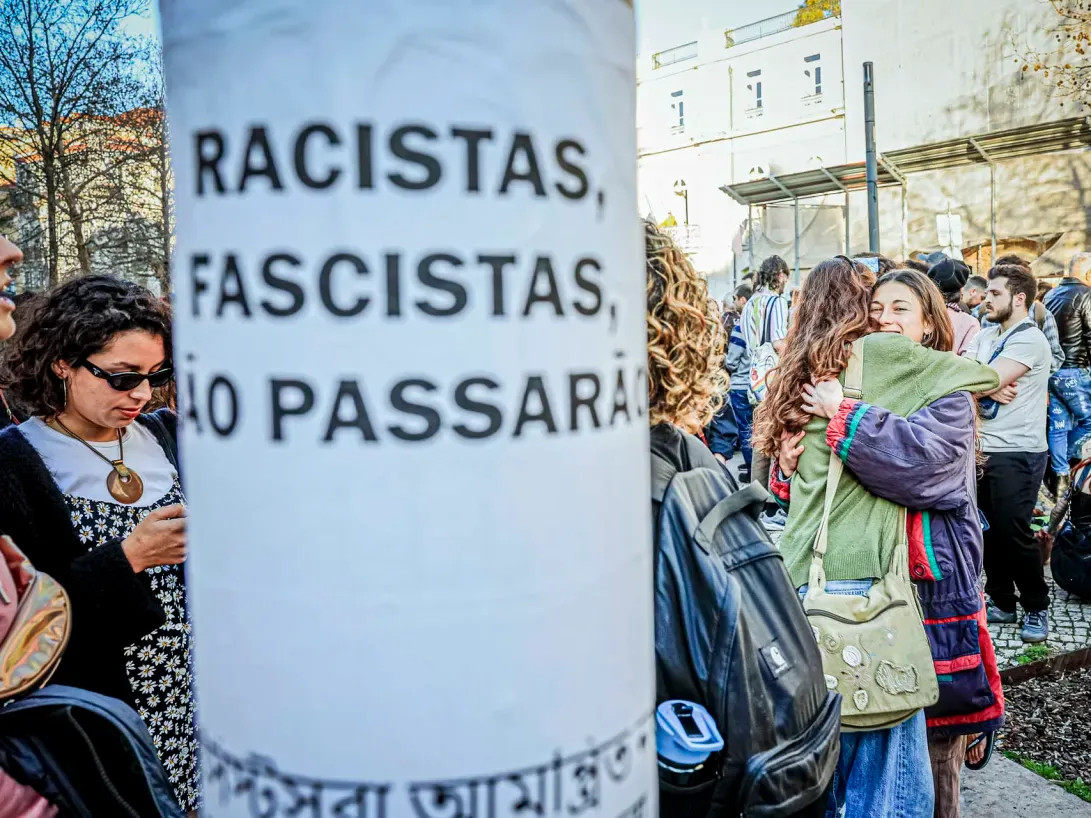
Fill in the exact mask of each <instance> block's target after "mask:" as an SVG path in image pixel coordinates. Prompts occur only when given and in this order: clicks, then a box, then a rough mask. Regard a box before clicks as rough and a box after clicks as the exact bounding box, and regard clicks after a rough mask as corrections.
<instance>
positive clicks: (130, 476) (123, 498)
mask: <svg viewBox="0 0 1091 818" xmlns="http://www.w3.org/2000/svg"><path fill="white" fill-rule="evenodd" d="M48 425H50V426H53V427H54V428H56V429H57V430H58V431H60V432H63V433H64V434H66V435H68V436H69V437H70V438H72V439H74V440H78V441H79V442H80V443H82V444H83V445H84V446H86V447H87V448H88V449H90V450H91V451H93V452H94V453H95V454H97V455H98V456H99V457H101V458H102V459H103V460H105V461H106V462H107V463H109V464H110V465H111V466H112V469H111V470H110V473H109V474H108V475H107V476H106V490H107V491H108V492H110V496H111V497H113V498H114V499H115V500H117V501H118V502H119V503H124V504H125V505H127V506H129V505H132V504H133V503H135V502H136V501H137V500H139V499H140V498H141V496H143V494H144V481H143V480H141V479H140V475H139V474H137V473H136V472H135V471H133V470H132V469H130V468H129V467H128V466H126V465H125V444H124V443H123V442H122V434H121V430H120V429H118V430H117V460H111V459H110V458H108V457H107V456H106V455H104V454H103V453H102V452H100V451H99V450H98V449H96V448H95V447H94V446H92V445H91V444H90V443H88V442H87V441H86V440H84V439H83V438H82V437H80V436H79V435H77V434H76V433H75V432H73V431H72V430H71V429H69V428H68V427H67V426H65V425H64V424H63V423H61V421H60V418H53V420H52V421H50V422H49V424H48Z"/></svg>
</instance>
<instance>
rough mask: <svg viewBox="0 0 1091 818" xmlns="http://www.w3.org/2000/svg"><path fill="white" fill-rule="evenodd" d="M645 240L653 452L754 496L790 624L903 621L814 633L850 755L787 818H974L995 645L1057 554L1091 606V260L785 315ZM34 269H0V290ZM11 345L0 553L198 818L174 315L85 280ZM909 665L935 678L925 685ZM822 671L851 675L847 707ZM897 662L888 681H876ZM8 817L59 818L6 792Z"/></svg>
mask: <svg viewBox="0 0 1091 818" xmlns="http://www.w3.org/2000/svg"><path fill="white" fill-rule="evenodd" d="M645 237H646V252H647V274H648V316H647V317H648V340H649V350H648V372H649V379H648V384H649V417H650V420H651V423H652V426H653V441H654V440H655V439H657V437H658V438H659V439H666V438H664V437H663V434H658V435H657V434H656V430H657V429H658V430H666V429H670V430H672V432H671V434H672V435H675V436H678V435H683V436H685V435H695V436H698V437H699V438H700V440H701V441H703V444H702V447H703V445H707V449H703V450H704V452H705V456H706V457H708V456H709V452H711V455H712V457H711V458H710V459H709V462H710V463H712V464H713V468H715V469H716V470H717V473H718V476H717V479H720V478H722V479H723V480H724V481H726V482H725V483H724V485H726V486H728V487H729V488H728V491H729V493H739V492H741V490H740V489H738V488H737V484H736V483H735V479H736V477H737V479H738V481H739V482H740V483H742V484H751V485H752V486H753V487H754V489H751V493H750V494H748V495H746V502H745V503H743V502H741V501H740V502H736V501H734V500H732V501H730V502H729V503H728V505H729V506H730V508H731V513H739V512H741V510H742V509H743V508H744V507H748V506H747V505H746V504H752V503H753V502H754V501H755V500H756V501H757V502H761V503H764V507H763V508H761V509H759V510H758V511H756V512H755V518H754V519H755V522H756V523H760V526H758V527H756V528H755V530H758V531H760V530H761V529H762V528H764V529H765V530H766V531H768V532H772V533H779V536H778V538H777V548H778V549H779V555H780V559H782V560H783V565H784V568H785V571H784V572H783V580H784V582H785V583H790V585H786V587H790V589H791V592H792V599H793V600H794V599H795V597H796V595H798V598H799V599H800V600H801V601H803V605H802V606H800V610H799V611H798V614H799V616H800V617H801V620H800V621H805V620H803V619H802V617H804V616H806V617H814V616H816V615H821V610H814V609H812V608H816V607H817V608H820V607H821V600H822V599H823V598H825V597H827V596H837V597H841V598H850V601H849V603H848V604H849V605H850V606H851V605H853V604H857V607H859V609H860V610H864V609H866V608H867V607H868V606H869V605H870V604H871V602H872V597H873V596H882V597H883V598H884V599H887V598H888V597H889V598H890V599H889V601H890V605H889V606H888V607H892V608H899V607H900V608H904V609H907V610H909V611H910V612H911V618H912V619H913V621H912V622H910V623H909V624H908V625H905V623H904V621H903V624H902V625H899V626H898V627H894V626H885V625H884V626H883V627H885V628H886V630H885V631H883V632H882V633H880V638H881V639H882V640H884V641H885V642H886V644H885V645H883V646H882V648H881V649H880V648H879V647H878V646H876V648H875V651H874V652H872V651H870V650H869V649H868V648H866V646H865V648H864V650H863V651H861V650H860V649H858V648H857V647H855V646H854V644H855V643H851V644H850V642H851V638H850V637H849V636H846V637H845V639H844V640H843V641H838V640H839V639H840V637H839V636H833V637H830V636H829V635H828V634H827V635H826V636H825V637H822V638H819V634H820V631H819V628H817V627H815V628H814V634H815V637H816V639H817V640H818V643H817V644H816V645H814V646H812V647H811V648H808V650H809V651H810V653H808V654H807V656H808V657H809V658H808V660H807V661H808V662H810V663H811V664H812V665H813V668H811V669H812V670H813V671H814V673H815V674H817V675H816V676H815V678H817V679H819V680H820V682H821V683H822V684H824V685H825V687H827V688H828V690H829V691H831V695H833V694H837V695H840V696H841V705H840V706H841V708H842V709H841V713H842V717H843V719H844V720H845V721H844V722H843V724H845V725H846V727H845V729H844V730H843V731H842V732H841V734H840V737H839V747H838V748H837V751H838V753H839V755H837V761H836V765H835V767H834V768H832V772H831V774H830V776H829V777H828V779H823V780H822V781H821V785H822V788H824V795H823V798H822V800H821V801H820V802H816V803H813V804H809V805H800V807H801V809H800V810H799V811H798V813H797V814H799V815H822V814H825V815H827V816H830V817H831V818H832V816H835V815H838V814H843V815H845V816H847V817H848V818H856V817H857V816H860V817H861V818H862V816H867V815H890V814H899V815H904V816H920V817H921V818H925V816H930V815H936V816H942V817H943V818H949V817H950V816H957V815H958V814H959V806H958V805H959V787H960V777H961V770H962V768H963V767H964V766H965V767H969V768H971V769H974V768H979V767H980V766H982V765H983V764H985V763H987V762H988V759H989V756H990V755H991V752H992V748H993V745H994V740H995V735H996V731H997V730H998V729H999V728H1000V727H1001V726H1002V724H1003V721H1004V694H1003V690H1002V688H1001V684H1000V676H999V673H998V669H997V661H996V656H995V653H994V650H993V646H992V642H991V638H990V635H989V630H988V623H1005V624H1020V628H1021V630H1020V632H1021V635H1022V638H1023V639H1024V640H1025V641H1027V642H1030V643H1034V642H1042V641H1045V640H1047V639H1048V638H1049V602H1050V599H1049V585H1048V584H1047V582H1046V578H1045V574H1044V561H1045V560H1046V559H1047V558H1048V557H1049V555H1050V554H1051V555H1052V560H1053V565H1054V566H1055V570H1054V574H1055V576H1056V577H1057V580H1058V581H1059V582H1063V583H1065V587H1066V588H1068V589H1069V590H1070V591H1071V592H1072V593H1077V594H1083V595H1087V594H1088V593H1089V592H1091V588H1089V587H1088V578H1089V575H1091V571H1089V570H1088V565H1089V564H1091V563H1089V556H1088V555H1089V553H1091V545H1089V544H1091V374H1089V366H1091V287H1089V286H1088V284H1087V283H1086V282H1085V281H1084V278H1085V276H1086V275H1087V273H1088V271H1091V254H1078V255H1076V256H1075V257H1074V258H1073V259H1072V260H1071V264H1070V267H1069V270H1068V275H1067V276H1066V277H1065V278H1064V279H1063V280H1062V281H1061V282H1060V284H1058V285H1057V286H1056V287H1054V288H1052V289H1049V288H1042V287H1041V286H1040V285H1039V283H1038V281H1037V280H1036V278H1035V277H1034V275H1033V274H1032V272H1031V271H1030V268H1029V267H1028V265H1027V263H1026V262H1025V261H1023V260H1022V259H1020V258H1018V257H1015V256H1008V257H1004V258H1000V259H997V261H996V263H995V264H994V265H993V266H992V268H991V269H990V270H988V271H987V275H985V276H974V275H971V271H970V269H969V268H968V267H967V266H966V265H965V264H964V263H963V262H962V261H960V260H956V259H950V258H947V257H933V258H930V259H927V260H924V259H916V258H914V259H907V260H905V262H904V263H901V264H897V263H894V262H892V261H890V260H889V259H886V258H884V257H881V256H876V255H867V256H861V257H857V258H849V257H846V256H838V257H836V258H833V259H830V260H828V261H824V262H822V263H820V264H818V265H816V266H815V267H814V268H813V269H812V270H811V271H810V273H809V274H808V276H807V277H806V279H805V281H804V282H803V284H802V286H801V287H800V288H798V289H797V290H796V291H795V293H794V298H793V301H792V303H790V302H789V299H788V298H786V297H785V289H786V286H787V284H788V281H789V279H790V272H789V269H788V266H787V264H785V262H784V261H783V259H780V258H779V257H776V256H772V257H770V258H768V259H766V260H765V261H764V262H763V263H762V265H761V267H760V269H759V270H757V271H756V272H755V274H754V275H753V276H752V277H748V278H749V280H746V281H744V282H743V283H742V284H740V285H739V286H738V287H737V288H736V289H735V291H734V293H733V295H732V298H731V299H730V300H729V302H728V303H726V304H719V303H716V302H714V301H713V300H712V299H710V298H709V295H708V289H707V284H706V282H705V280H704V279H703V278H702V277H701V276H700V275H698V274H697V273H696V272H695V271H694V270H693V268H692V267H691V266H690V265H689V262H688V261H687V260H686V258H685V256H684V254H682V253H681V252H680V251H679V250H678V249H677V247H675V246H674V245H673V244H672V243H671V241H670V239H669V238H668V237H667V236H665V235H663V234H662V233H661V232H660V231H659V230H658V229H657V228H656V227H655V226H654V225H652V224H650V223H649V224H647V225H645ZM19 260H20V254H19V251H18V249H17V248H15V247H14V246H13V245H11V244H10V243H8V242H5V241H0V271H3V277H5V278H6V277H7V271H8V270H9V269H10V268H11V266H12V265H14V264H16V263H17V262H18V261H19ZM16 311H17V312H18V321H17V322H15V321H13V317H12V313H13V312H16ZM16 323H17V325H16ZM0 340H4V341H5V342H6V343H5V345H4V347H3V350H2V353H0V386H2V389H3V392H2V396H3V407H4V410H5V412H4V415H5V418H4V420H5V421H6V422H7V425H8V428H5V429H3V431H2V432H0V532H2V533H3V534H4V535H6V536H10V537H11V538H12V540H13V541H14V542H16V543H18V545H19V546H20V548H21V549H22V551H23V553H24V554H25V555H26V557H27V558H28V559H29V560H30V561H31V562H32V563H33V564H34V565H35V566H36V567H37V568H38V569H39V570H41V571H43V572H46V573H48V574H49V575H50V576H52V577H54V578H55V579H56V580H57V581H58V582H59V583H61V584H62V585H63V586H64V588H65V589H66V590H67V592H68V595H69V597H70V599H71V606H72V612H73V627H72V633H71V638H70V640H69V643H68V645H67V647H66V649H65V652H64V656H63V659H62V660H61V662H60V665H59V667H58V668H57V670H56V673H55V675H54V677H53V679H52V682H54V683H57V684H63V685H69V686H72V687H75V688H81V689H84V690H88V691H92V692H94V693H98V694H103V695H105V696H109V697H112V698H113V699H117V700H120V701H121V702H124V703H125V704H126V705H127V706H129V707H131V708H132V710H133V711H134V712H135V714H136V715H137V716H138V717H139V718H140V719H141V720H142V721H143V724H144V725H145V726H146V728H147V732H148V735H149V737H150V740H151V743H152V745H153V746H154V749H155V753H156V754H157V755H158V759H159V762H160V763H161V765H162V768H163V770H164V771H165V777H166V779H167V780H169V782H170V785H171V788H172V789H173V793H174V796H175V798H176V800H177V802H178V804H179V805H180V806H181V808H182V809H183V810H184V811H185V812H189V813H190V814H191V815H193V814H195V813H196V811H197V810H198V808H199V807H200V804H201V795H200V783H199V771H198V742H199V737H198V732H197V724H196V708H195V701H194V698H195V695H194V685H193V671H192V659H191V655H190V654H191V644H192V643H191V630H190V624H189V615H188V605H187V596H186V587H185V585H186V584H185V574H184V571H183V570H182V565H183V563H184V561H185V556H186V523H185V495H184V492H183V488H182V482H181V471H180V468H179V462H178V456H177V420H176V417H175V414H174V411H173V407H172V404H173V399H172V397H171V394H172V393H171V389H172V386H173V384H172V381H173V368H172V358H171V316H170V309H169V306H168V304H167V303H166V302H165V301H164V300H163V299H160V298H158V297H155V296H153V295H152V294H151V293H150V292H148V291H147V290H145V289H143V288H142V287H140V286H138V285H136V284H132V283H129V282H125V281H122V280H119V279H116V278H113V277H108V276H89V277H86V278H81V279H77V280H74V281H71V282H69V283H66V284H63V285H61V286H59V287H57V288H56V289H54V290H52V291H51V292H49V293H46V294H43V295H40V296H36V297H33V298H27V299H25V300H22V301H20V303H19V304H18V305H16V304H15V303H14V302H13V301H11V300H9V299H0ZM669 439H670V440H675V441H676V443H677V441H678V440H682V438H677V437H672V438H669ZM694 439H697V438H694ZM677 445H678V446H680V447H681V449H680V451H681V450H682V449H684V445H683V444H681V443H677ZM736 451H738V452H739V453H741V460H742V462H741V465H738V466H737V468H736V467H735V465H734V456H735V453H736ZM698 460H699V458H698ZM697 462H698V461H697V460H694V461H692V462H690V459H689V458H688V457H686V458H682V459H681V460H679V462H678V464H677V467H678V468H679V470H684V469H686V468H690V467H696V465H697ZM1043 483H1044V484H1045V486H1046V487H1047V490H1048V492H1050V493H1051V494H1052V495H1053V496H1054V497H1055V498H1056V499H1057V500H1058V501H1059V502H1058V507H1059V508H1064V509H1065V511H1066V513H1070V514H1071V520H1070V521H1069V523H1068V524H1067V525H1065V526H1064V527H1063V528H1062V527H1061V526H1060V523H1061V522H1063V520H1060V519H1057V520H1054V523H1055V525H1054V526H1053V528H1052V529H1046V530H1045V532H1040V531H1038V529H1039V528H1042V526H1040V525H1039V524H1038V523H1035V519H1036V518H1040V516H1041V514H1040V511H1039V509H1038V498H1039V493H1040V492H1039V490H1040V488H1041V487H1042V486H1043ZM758 487H761V488H763V489H765V490H766V491H760V489H758ZM755 492H757V493H755ZM1069 509H1070V512H1069ZM728 513H729V512H728V511H724V512H723V514H721V515H720V516H721V517H723V518H724V519H726V515H727V514H728ZM723 522H724V520H723V519H721V520H720V523H721V524H722V523H723ZM741 530H743V529H737V530H736V529H733V531H734V532H735V534H738V531H741ZM1051 531H1053V532H1057V534H1058V535H1057V537H1056V542H1053V541H1052V540H1050V532H1051ZM705 534H706V535H707V534H708V532H707V531H706V532H705ZM763 536H766V535H763ZM766 541H768V540H766ZM1051 549H1052V550H1051ZM1081 583H1082V585H1081ZM903 587H904V588H910V589H912V590H910V591H909V592H908V594H909V597H908V598H905V597H899V596H898V595H899V593H901V591H899V590H898V589H899V588H903ZM852 600H858V603H853V602H852ZM657 604H659V600H658V598H657ZM792 604H793V605H795V602H794V601H793V602H792ZM1020 607H1021V608H1022V612H1023V616H1022V619H1021V623H1020V617H1019V609H1020ZM913 612H915V613H913ZM865 619H866V617H865V618H864V619H861V622H862V623H864V624H866V622H865ZM813 621H814V620H813V619H812V622H813ZM901 628H904V630H899V629H901ZM2 636H3V635H2V634H0V638H2ZM869 638H871V637H869ZM808 639H810V637H808ZM661 642H662V640H661V638H660V635H659V634H657V649H664V650H666V649H669V646H664V645H662V644H661ZM914 643H916V644H917V647H922V646H923V649H924V651H925V655H926V656H930V660H927V667H921V666H918V665H915V664H913V660H912V659H911V657H910V654H911V653H912V650H913V644H914ZM783 648H784V650H787V649H788V646H787V645H784V646H783ZM903 653H904V656H903ZM826 654H830V655H833V654H837V656H835V657H834V658H837V657H838V656H839V657H842V658H843V661H844V663H845V665H846V666H847V668H848V670H847V671H845V672H844V673H842V676H843V677H844V679H839V678H838V677H837V676H836V675H834V674H833V673H832V672H831V671H830V668H829V667H827V666H826V663H827V661H828V660H830V656H827V655H826ZM880 654H882V655H885V656H889V657H893V658H892V659H891V660H890V661H887V660H886V659H884V660H883V662H879V663H878V664H877V665H876V666H875V667H873V666H872V664H871V663H872V660H874V659H875V658H876V657H877V656H879V655H880ZM769 657H771V658H769ZM766 660H767V661H769V662H772V663H773V664H772V665H771V667H773V668H774V676H775V675H777V673H776V670H777V668H779V667H782V666H783V665H784V663H785V662H786V660H785V658H784V653H783V651H781V650H779V649H777V648H776V646H775V645H774V651H773V652H771V653H768V654H767V656H766ZM837 660H838V661H841V660H842V659H837ZM902 660H904V662H903V661H902ZM778 663H779V664H778ZM823 679H824V680H825V681H824V682H822V681H821V680H823ZM843 682H844V683H843ZM876 684H878V685H879V687H880V688H882V690H884V691H886V692H887V693H889V694H891V695H892V696H895V697H896V695H901V694H915V695H916V696H917V697H916V698H913V699H912V701H914V702H920V701H922V700H921V699H920V696H921V695H924V696H925V698H927V701H924V702H923V704H916V705H914V706H913V707H910V708H907V709H906V710H905V712H902V713H899V714H898V716H897V718H895V719H892V720H891V722H890V723H886V724H878V723H874V724H872V725H871V726H868V727H863V728H862V727H860V726H859V724H860V721H859V718H856V719H855V720H854V719H853V718H851V716H852V708H853V707H855V708H856V710H857V711H860V713H856V714H855V715H856V716H857V717H858V716H860V714H861V713H864V712H865V711H868V710H869V708H870V704H869V691H870V692H871V695H876V696H877V695H882V694H881V693H880V692H879V688H876V687H875V685H876ZM929 685H934V687H935V689H936V692H935V694H934V695H931V696H930V697H929V696H928V694H927V689H928V687H929ZM660 692H661V693H662V692H663V691H660ZM909 700H910V699H907V701H909ZM847 725H853V726H852V727H851V729H849V727H848V726H847ZM0 803H9V804H20V805H21V806H19V810H20V811H19V812H17V813H12V814H18V815H34V816H41V817H42V818H48V816H52V815H55V814H57V811H56V808H55V807H54V806H52V805H51V804H50V803H49V802H48V801H47V800H46V799H45V798H43V797H42V796H41V794H40V793H37V792H35V791H34V790H33V789H32V788H30V787H28V786H27V785H26V782H21V781H18V780H16V778H13V777H12V776H10V775H9V774H8V772H7V771H5V770H3V769H0ZM720 803H721V806H722V803H723V802H722V801H721V802H720ZM804 808H805V809H804ZM807 810H809V811H807ZM842 810H843V813H842V812H841V811H842ZM694 814H697V813H694ZM701 814H724V815H726V814H730V810H728V811H727V812H721V813H715V811H713V813H701ZM0 815H7V813H4V811H3V808H0Z"/></svg>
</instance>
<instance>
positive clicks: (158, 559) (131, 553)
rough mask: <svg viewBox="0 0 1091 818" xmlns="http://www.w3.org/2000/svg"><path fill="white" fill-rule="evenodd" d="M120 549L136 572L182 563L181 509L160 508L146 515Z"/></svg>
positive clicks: (183, 526) (183, 528) (183, 530)
mask: <svg viewBox="0 0 1091 818" xmlns="http://www.w3.org/2000/svg"><path fill="white" fill-rule="evenodd" d="M121 550H122V551H124V552H125V556H126V558H128V560H129V563H130V564H131V565H132V566H133V571H134V572H136V573H140V572H141V571H143V570H144V569H146V568H154V567H156V566H157V565H178V564H180V563H183V562H185V561H186V509H185V506H181V505H173V506H164V507H163V508H157V509H156V510H155V511H152V512H150V513H149V514H148V516H147V517H145V518H144V519H143V520H141V521H140V524H139V525H138V526H137V527H136V528H134V529H133V533H132V534H130V535H129V536H128V537H126V538H125V540H124V541H123V542H122V543H121Z"/></svg>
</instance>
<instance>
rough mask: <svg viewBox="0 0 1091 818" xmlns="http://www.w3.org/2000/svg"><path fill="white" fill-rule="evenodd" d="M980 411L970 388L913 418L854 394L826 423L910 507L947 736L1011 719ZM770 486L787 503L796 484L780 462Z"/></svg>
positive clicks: (870, 482)
mask: <svg viewBox="0 0 1091 818" xmlns="http://www.w3.org/2000/svg"><path fill="white" fill-rule="evenodd" d="M975 411H976V409H975V406H974V400H973V398H972V397H971V396H970V394H969V393H968V392H956V393H955V394H952V395H948V396H946V397H943V398H940V399H939V400H937V401H934V402H933V403H931V404H929V405H928V406H926V407H924V408H923V409H921V410H920V411H918V412H915V413H914V414H912V415H910V416H909V417H908V418H903V417H901V416H900V415H896V414H894V413H893V412H890V411H889V410H887V409H882V408H880V407H878V406H872V405H870V404H867V403H864V402H862V401H857V400H849V399H847V398H846V399H845V400H843V401H842V402H841V407H840V410H839V411H838V413H837V415H836V416H835V417H834V418H833V419H832V420H831V421H830V424H829V426H828V427H827V428H826V442H827V443H828V444H829V446H830V449H831V450H832V451H833V452H835V453H836V454H837V455H838V456H839V457H840V458H841V459H842V460H843V461H844V463H845V466H846V467H847V468H848V469H850V470H851V471H852V473H853V475H854V476H855V477H856V479H857V480H859V481H860V483H861V484H862V485H863V486H864V487H865V488H867V489H868V491H870V492H871V493H872V494H875V495H877V496H879V497H883V498H885V499H887V500H890V501H891V502H893V503H897V504H898V505H902V506H905V507H906V509H907V510H908V512H909V514H908V519H907V527H908V534H909V574H910V576H911V577H912V578H913V579H914V584H915V585H916V587H917V593H918V595H919V596H920V600H921V607H922V609H923V611H924V626H925V631H926V632H927V634H928V641H929V643H930V644H931V647H932V660H933V662H935V666H936V676H937V677H938V678H939V689H940V695H939V701H938V702H937V703H936V704H934V705H933V706H932V707H929V708H928V709H927V710H926V711H925V715H926V716H927V718H928V728H929V730H930V731H932V732H933V733H934V734H939V735H961V734H971V733H987V732H990V731H992V730H996V729H999V728H1000V727H1001V726H1002V725H1003V724H1004V691H1003V689H1002V687H1001V684H1000V672H999V670H998V668H997V665H996V653H995V651H994V650H993V644H992V638H991V637H990V636H989V628H988V625H987V623H986V620H985V601H984V594H983V593H982V589H981V574H982V552H983V548H984V545H983V539H982V535H981V521H980V517H979V515H978V511H977V479H976V454H975V449H974V432H973V429H974V414H975ZM770 490H771V491H772V492H773V494H774V495H775V496H776V497H777V499H778V500H779V501H780V502H781V503H782V504H786V503H787V501H788V499H789V493H790V484H789V483H788V481H787V480H786V479H784V476H783V475H782V474H781V473H780V469H779V467H776V468H774V469H773V475H772V477H771V479H770Z"/></svg>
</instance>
